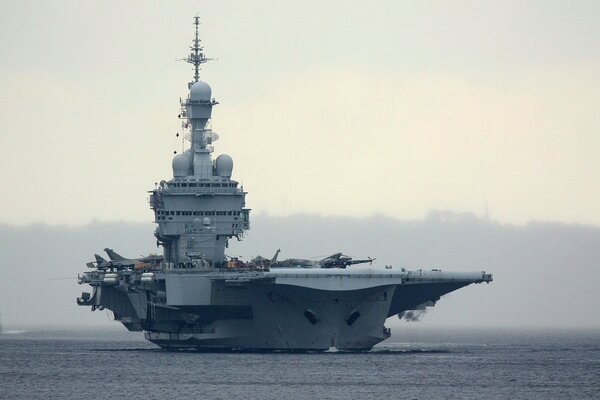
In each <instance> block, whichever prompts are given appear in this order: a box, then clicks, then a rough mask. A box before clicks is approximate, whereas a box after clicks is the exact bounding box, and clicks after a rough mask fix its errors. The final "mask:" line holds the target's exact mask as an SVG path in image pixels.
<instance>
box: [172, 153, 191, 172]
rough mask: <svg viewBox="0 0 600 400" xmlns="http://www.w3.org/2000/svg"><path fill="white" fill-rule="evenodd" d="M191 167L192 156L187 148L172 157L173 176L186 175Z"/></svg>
mask: <svg viewBox="0 0 600 400" xmlns="http://www.w3.org/2000/svg"><path fill="white" fill-rule="evenodd" d="M191 169H192V157H191V154H190V151H189V150H186V151H185V152H183V153H181V154H177V155H176V156H175V157H173V176H174V177H175V178H177V177H181V176H187V175H189V173H190V170H191Z"/></svg>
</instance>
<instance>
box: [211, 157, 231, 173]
mask: <svg viewBox="0 0 600 400" xmlns="http://www.w3.org/2000/svg"><path fill="white" fill-rule="evenodd" d="M215 170H216V171H215V172H216V173H217V175H218V176H223V177H226V178H231V171H233V159H232V158H231V156H230V155H228V154H221V155H220V156H219V157H217V160H216V161H215Z"/></svg>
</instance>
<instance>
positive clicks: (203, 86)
mask: <svg viewBox="0 0 600 400" xmlns="http://www.w3.org/2000/svg"><path fill="white" fill-rule="evenodd" d="M211 95H212V90H211V88H210V86H209V85H208V83H206V82H202V81H198V82H195V83H194V84H193V85H192V86H191V87H190V100H192V101H210V98H211Z"/></svg>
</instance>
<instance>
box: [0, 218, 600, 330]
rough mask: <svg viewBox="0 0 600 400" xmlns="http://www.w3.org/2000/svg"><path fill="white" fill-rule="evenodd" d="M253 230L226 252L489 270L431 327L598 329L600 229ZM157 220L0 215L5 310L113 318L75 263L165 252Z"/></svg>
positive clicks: (92, 322) (69, 322)
mask: <svg viewBox="0 0 600 400" xmlns="http://www.w3.org/2000/svg"><path fill="white" fill-rule="evenodd" d="M252 221H253V222H252V228H251V230H250V231H249V232H248V234H247V235H246V238H245V239H244V240H243V241H241V242H237V241H235V240H233V241H231V243H230V247H229V249H228V250H227V254H229V255H233V256H239V257H242V259H244V260H248V259H250V258H251V257H254V256H256V255H258V254H260V255H262V256H266V257H270V256H272V254H273V253H274V252H275V250H276V249H278V248H280V249H281V250H282V252H281V254H280V257H281V258H311V259H315V258H322V257H324V256H326V255H328V254H332V253H334V252H338V251H341V252H344V253H346V254H349V255H351V256H353V257H357V258H358V257H360V258H363V257H367V256H368V257H376V258H377V260H376V261H375V262H374V263H373V267H374V268H383V266H384V265H393V266H394V267H395V268H399V267H401V266H404V267H407V268H414V269H418V268H425V269H431V268H441V269H443V270H448V271H480V270H486V271H487V272H490V273H493V274H494V282H492V283H491V284H489V285H486V284H480V285H470V286H468V287H466V288H463V289H460V290H458V291H456V292H453V293H450V294H449V295H446V296H443V297H442V298H441V300H440V301H439V302H438V304H437V305H436V306H435V307H434V308H431V309H428V311H427V312H426V313H425V314H424V315H423V316H422V318H421V320H420V321H419V322H411V323H407V322H404V321H399V320H398V319H397V318H392V319H390V320H389V321H388V323H387V325H389V326H391V327H392V328H401V327H404V326H407V325H410V324H419V325H422V326H423V327H469V326H472V327H475V326H477V327H483V328H485V327H515V328H518V327H522V328H545V327H553V328H560V329H566V328H582V329H587V328H592V329H598V328H600V314H599V313H598V310H597V306H596V305H597V304H598V302H600V292H598V290H597V288H596V285H595V284H594V282H597V281H598V280H599V279H600V261H598V260H600V227H595V226H589V225H588V226H585V225H576V224H562V223H555V222H550V223H548V222H531V223H529V224H528V225H526V226H516V225H510V224H500V223H497V222H495V221H491V220H488V219H485V218H480V217H477V216H474V215H472V214H467V213H452V212H448V211H432V212H430V213H429V215H428V217H427V218H423V219H421V220H399V219H394V218H389V217H384V216H373V217H368V218H350V217H323V216H316V215H308V214H300V215H296V216H288V217H277V216H267V215H265V214H258V215H256V216H254V218H253V220H252ZM153 230H154V224H152V223H123V222H121V223H118V222H115V223H96V224H90V225H87V226H80V227H66V226H50V225H42V224H40V225H32V226H29V227H15V226H10V225H7V224H1V223H0V242H1V243H2V244H3V246H2V247H0V259H1V260H3V261H2V263H0V275H1V276H2V279H0V315H1V318H2V323H3V325H4V327H5V328H6V329H10V328H11V327H18V326H55V327H60V326H89V327H95V326H101V327H107V326H109V325H116V324H117V323H116V322H114V321H111V320H110V318H109V316H108V315H105V313H104V312H95V313H91V312H90V311H89V309H88V307H78V306H77V305H76V304H75V298H76V297H77V296H78V295H79V294H80V293H81V291H82V290H89V289H86V288H85V287H83V286H79V285H77V283H76V279H75V278H76V276H77V274H78V273H80V272H83V271H85V270H86V269H87V268H86V267H85V263H86V262H89V261H91V260H92V257H93V254H94V253H101V252H102V249H103V248H104V247H111V248H113V249H115V250H116V251H118V252H119V253H121V254H123V255H124V256H127V257H137V256H140V255H142V254H149V253H151V252H157V251H160V249H157V248H156V243H155V239H154V237H153V235H152V232H153Z"/></svg>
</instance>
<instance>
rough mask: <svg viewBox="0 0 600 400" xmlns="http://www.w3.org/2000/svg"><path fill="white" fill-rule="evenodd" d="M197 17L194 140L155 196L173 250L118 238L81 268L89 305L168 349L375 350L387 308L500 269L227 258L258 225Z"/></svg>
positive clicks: (186, 113) (187, 106)
mask: <svg viewBox="0 0 600 400" xmlns="http://www.w3.org/2000/svg"><path fill="white" fill-rule="evenodd" d="M194 25H195V36H194V39H193V42H192V46H191V47H190V49H191V53H190V55H189V56H188V57H187V59H186V61H188V62H189V63H191V64H192V65H193V66H194V78H193V80H192V81H191V82H190V83H189V84H188V90H189V94H188V96H187V98H186V99H185V100H182V101H181V112H180V115H179V118H180V119H181V120H182V125H183V128H184V130H185V135H184V136H186V137H187V138H188V139H189V142H190V145H189V148H187V149H186V150H184V151H182V152H181V153H180V154H176V155H175V156H174V158H173V161H172V168H173V177H172V179H170V180H168V181H164V180H163V181H161V182H160V184H158V185H157V186H156V187H155V188H154V189H153V190H151V191H150V196H149V202H150V207H151V208H152V210H153V211H154V218H155V222H156V224H157V229H156V231H155V236H156V239H157V243H158V245H160V246H162V248H163V254H162V255H149V256H147V257H142V258H139V259H127V258H125V257H122V256H120V255H119V254H118V253H116V252H114V251H113V250H112V249H108V248H107V249H105V250H106V253H107V254H108V260H107V259H104V258H103V257H101V256H100V255H97V254H96V255H95V257H96V261H95V262H91V263H88V267H89V268H90V271H87V272H84V273H82V274H80V275H79V277H78V281H79V283H80V284H88V285H90V286H91V288H92V291H91V292H83V293H82V295H81V297H79V298H78V299H77V303H78V304H79V305H82V306H90V307H91V309H92V310H96V309H104V308H106V309H109V310H111V311H112V312H113V314H114V319H115V320H117V321H119V322H121V323H122V324H123V325H124V326H125V327H126V328H127V329H129V330H131V331H144V333H145V337H146V339H148V340H150V341H152V342H154V343H156V344H158V345H159V346H161V347H164V348H169V349H201V350H261V351H262V350H288V351H306V350H327V349H329V348H331V347H335V348H337V349H342V350H368V349H370V348H372V347H373V346H374V345H375V344H377V343H379V342H381V341H383V340H385V339H386V338H388V337H389V336H390V330H389V329H388V328H386V327H385V325H384V324H385V321H386V319H387V318H389V317H392V316H395V315H402V313H404V312H406V311H410V310H419V309H423V308H424V307H427V306H433V305H434V304H435V302H436V301H438V300H439V299H440V297H441V296H442V295H443V294H445V293H448V292H451V291H453V290H456V289H459V288H461V287H464V286H467V285H469V284H471V283H481V282H490V281H491V280H492V276H491V275H490V274H487V273H486V272H483V271H477V272H463V273H460V272H444V271H440V270H430V271H426V270H424V269H419V270H414V271H409V270H406V269H404V268H399V269H394V268H391V267H387V268H377V267H373V266H371V263H372V261H373V260H372V259H365V260H353V259H352V258H350V257H347V256H344V255H343V254H341V253H336V254H334V255H332V256H330V257H327V258H325V259H323V260H320V261H310V260H303V259H288V260H282V261H277V256H278V254H279V250H278V251H277V253H276V254H275V256H274V257H273V258H271V259H268V258H264V257H260V256H259V257H256V258H255V259H253V260H252V261H251V262H248V263H246V262H242V261H240V260H237V259H228V258H227V257H226V256H225V249H226V248H227V247H228V246H229V241H230V239H232V238H236V239H238V240H241V239H242V238H243V235H244V232H245V231H246V230H248V229H249V227H250V225H249V224H250V210H249V209H248V208H246V202H245V197H246V192H245V191H244V189H243V188H242V187H241V186H240V185H239V183H238V182H237V181H235V180H233V179H232V172H233V160H232V158H231V157H230V156H229V155H226V154H221V155H219V156H218V157H216V159H214V160H213V157H212V153H213V150H214V147H213V143H214V142H215V141H216V140H217V139H218V135H217V134H216V133H215V132H213V131H212V129H211V126H210V119H211V113H212V108H213V107H214V106H215V105H216V104H217V102H216V101H215V99H214V98H213V97H212V90H211V88H210V86H209V85H208V84H207V83H205V82H203V81H201V80H200V74H199V71H200V66H201V65H202V64H203V63H204V62H206V61H207V60H208V59H207V58H206V57H205V56H204V53H203V48H202V46H201V42H200V39H199V35H198V25H199V18H198V17H195V18H194ZM367 263H368V264H369V266H366V265H365V264H367ZM360 264H362V265H360Z"/></svg>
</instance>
